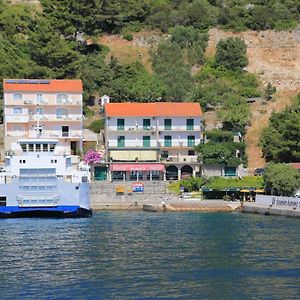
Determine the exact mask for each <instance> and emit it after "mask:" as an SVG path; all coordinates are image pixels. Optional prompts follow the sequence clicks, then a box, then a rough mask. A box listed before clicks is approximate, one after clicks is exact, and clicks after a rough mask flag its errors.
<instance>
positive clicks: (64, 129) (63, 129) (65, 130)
mask: <svg viewBox="0 0 300 300" xmlns="http://www.w3.org/2000/svg"><path fill="white" fill-rule="evenodd" d="M61 135H62V137H68V136H69V126H62V127H61Z"/></svg>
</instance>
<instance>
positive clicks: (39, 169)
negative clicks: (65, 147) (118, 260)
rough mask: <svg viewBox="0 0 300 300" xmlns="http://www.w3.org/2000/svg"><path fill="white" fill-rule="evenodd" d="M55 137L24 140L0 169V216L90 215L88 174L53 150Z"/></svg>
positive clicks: (56, 142)
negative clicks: (0, 170) (2, 168)
mask: <svg viewBox="0 0 300 300" xmlns="http://www.w3.org/2000/svg"><path fill="white" fill-rule="evenodd" d="M57 144H58V140H55V139H53V140H52V139H40V138H39V139H24V140H19V141H18V143H17V148H16V149H15V150H14V151H13V152H12V151H11V152H10V153H8V155H6V157H5V168H4V170H3V171H2V172H0V218H16V217H58V218H70V217H89V216H91V215H92V210H91V208H90V198H89V181H90V173H89V170H88V167H84V166H82V168H81V169H79V168H78V167H74V166H73V165H72V161H71V158H72V157H71V156H68V155H66V154H60V153H59V151H56V146H57Z"/></svg>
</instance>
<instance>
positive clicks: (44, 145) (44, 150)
mask: <svg viewBox="0 0 300 300" xmlns="http://www.w3.org/2000/svg"><path fill="white" fill-rule="evenodd" d="M43 152H48V144H43Z"/></svg>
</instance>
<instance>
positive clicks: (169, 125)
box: [165, 119, 172, 130]
mask: <svg viewBox="0 0 300 300" xmlns="http://www.w3.org/2000/svg"><path fill="white" fill-rule="evenodd" d="M165 130H172V119H165Z"/></svg>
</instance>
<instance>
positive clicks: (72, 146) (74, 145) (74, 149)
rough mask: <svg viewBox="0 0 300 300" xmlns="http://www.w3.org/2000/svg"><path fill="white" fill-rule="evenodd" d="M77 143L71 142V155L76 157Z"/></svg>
mask: <svg viewBox="0 0 300 300" xmlns="http://www.w3.org/2000/svg"><path fill="white" fill-rule="evenodd" d="M76 146H77V142H76V141H71V154H72V155H76V153H77V147H76Z"/></svg>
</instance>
